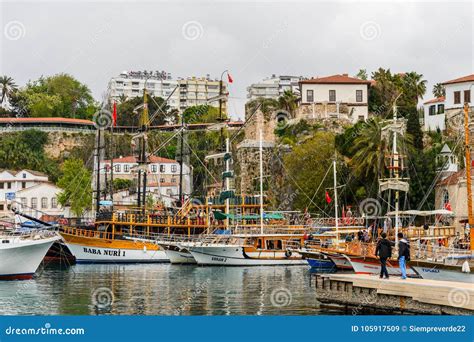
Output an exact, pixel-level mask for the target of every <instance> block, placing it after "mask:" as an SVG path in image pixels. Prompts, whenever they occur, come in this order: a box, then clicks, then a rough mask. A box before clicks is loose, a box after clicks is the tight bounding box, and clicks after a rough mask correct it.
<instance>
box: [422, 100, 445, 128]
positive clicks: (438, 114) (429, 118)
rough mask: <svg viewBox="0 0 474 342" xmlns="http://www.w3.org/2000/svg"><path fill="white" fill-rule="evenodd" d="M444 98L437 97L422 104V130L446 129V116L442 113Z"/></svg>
mask: <svg viewBox="0 0 474 342" xmlns="http://www.w3.org/2000/svg"><path fill="white" fill-rule="evenodd" d="M444 102H445V99H444V96H442V97H437V98H434V99H431V100H429V101H426V102H425V103H423V117H424V120H423V122H424V126H423V128H424V130H425V131H436V130H438V129H440V130H441V131H444V130H445V128H446V124H445V123H446V115H445V113H444V106H445V104H444Z"/></svg>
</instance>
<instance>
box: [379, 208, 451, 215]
mask: <svg viewBox="0 0 474 342" xmlns="http://www.w3.org/2000/svg"><path fill="white" fill-rule="evenodd" d="M395 214H396V212H395V211H390V212H388V213H387V216H395ZM398 215H399V216H400V215H405V216H432V215H444V216H454V215H455V214H454V212H452V211H449V210H446V209H437V210H405V211H399V212H398Z"/></svg>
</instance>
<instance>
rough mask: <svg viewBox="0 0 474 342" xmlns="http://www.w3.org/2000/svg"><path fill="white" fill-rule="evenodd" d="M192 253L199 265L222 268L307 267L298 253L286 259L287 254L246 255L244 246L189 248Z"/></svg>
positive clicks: (257, 253)
mask: <svg viewBox="0 0 474 342" xmlns="http://www.w3.org/2000/svg"><path fill="white" fill-rule="evenodd" d="M189 251H190V253H191V254H192V255H193V257H194V259H195V260H196V262H197V263H198V264H199V265H221V266H268V265H306V260H304V259H302V258H301V256H300V255H299V254H298V253H295V252H294V253H293V255H292V256H291V257H286V256H285V252H266V253H265V252H262V253H259V252H256V253H246V252H245V251H244V247H242V246H226V245H222V246H204V247H189Z"/></svg>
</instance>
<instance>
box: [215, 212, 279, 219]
mask: <svg viewBox="0 0 474 342" xmlns="http://www.w3.org/2000/svg"><path fill="white" fill-rule="evenodd" d="M214 218H215V219H216V220H225V219H227V218H229V219H231V220H234V221H238V220H260V215H259V214H249V215H235V214H225V213H223V212H220V211H214ZM263 219H265V220H282V219H284V216H283V214H282V213H263Z"/></svg>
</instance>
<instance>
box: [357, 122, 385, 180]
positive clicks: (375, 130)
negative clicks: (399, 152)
mask: <svg viewBox="0 0 474 342" xmlns="http://www.w3.org/2000/svg"><path fill="white" fill-rule="evenodd" d="M382 126H383V124H382V122H381V120H380V119H379V118H373V119H371V120H369V121H367V123H366V125H365V126H364V127H363V129H361V130H360V131H359V134H358V135H357V137H356V138H355V139H354V141H353V145H352V147H351V148H350V150H349V151H350V153H351V154H353V157H352V159H351V162H350V165H351V167H352V170H353V172H354V174H355V175H356V177H359V178H363V179H368V180H372V182H371V183H373V182H374V181H377V179H378V178H379V177H380V173H381V171H383V165H384V164H383V161H384V156H385V150H386V147H387V146H386V142H385V140H384V139H382Z"/></svg>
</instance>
